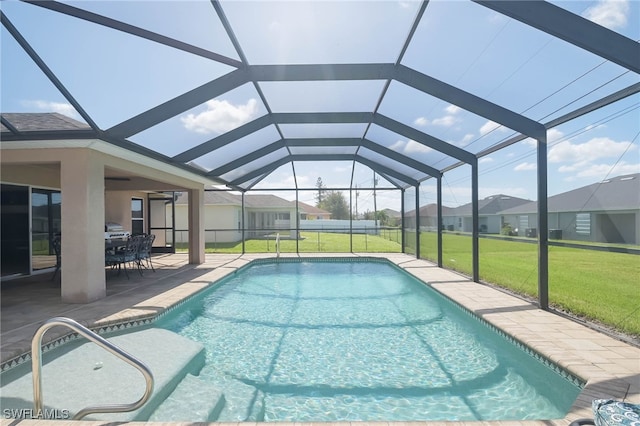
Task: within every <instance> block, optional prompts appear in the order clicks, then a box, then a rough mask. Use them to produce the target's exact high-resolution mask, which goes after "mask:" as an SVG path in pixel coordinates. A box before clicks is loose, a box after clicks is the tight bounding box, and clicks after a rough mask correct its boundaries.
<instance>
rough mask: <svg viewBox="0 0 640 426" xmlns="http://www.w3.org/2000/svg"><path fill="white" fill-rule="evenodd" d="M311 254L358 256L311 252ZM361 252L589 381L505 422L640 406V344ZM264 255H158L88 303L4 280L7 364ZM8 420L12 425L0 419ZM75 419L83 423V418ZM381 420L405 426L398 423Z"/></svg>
mask: <svg viewBox="0 0 640 426" xmlns="http://www.w3.org/2000/svg"><path fill="white" fill-rule="evenodd" d="M282 256H283V257H284V256H297V255H295V254H283V255H282ZM310 256H316V257H327V256H358V255H351V254H338V255H330V254H326V253H321V254H315V255H305V257H310ZM361 256H376V257H384V258H387V259H389V260H390V261H392V262H393V263H395V264H396V265H398V266H399V267H401V268H403V269H405V270H406V271H407V272H409V273H411V274H413V275H415V276H416V277H418V278H419V279H421V280H423V281H424V282H427V283H428V284H429V285H430V286H431V287H433V288H434V289H436V290H437V291H439V292H441V293H443V294H444V295H446V296H448V297H449V298H451V299H453V300H455V301H456V302H458V303H459V304H461V305H463V306H465V307H466V308H467V309H469V310H471V311H473V312H475V313H476V314H477V315H478V316H480V317H482V318H484V319H485V320H487V321H488V322H490V323H492V324H494V325H495V326H497V327H499V328H501V329H502V330H504V331H505V332H507V333H508V334H510V335H511V336H513V337H515V338H516V339H518V340H520V341H521V342H523V343H525V344H527V345H528V346H529V347H531V348H532V349H534V350H535V351H537V352H538V353H540V354H542V355H544V356H545V357H547V358H549V359H551V360H552V361H554V362H556V363H557V364H558V365H560V366H562V367H564V368H565V369H567V370H568V371H570V372H571V373H573V374H574V375H576V376H578V377H580V378H581V379H583V380H584V381H585V382H586V383H587V385H586V386H585V388H584V390H583V391H582V393H581V394H580V396H579V397H578V400H577V401H576V403H575V404H574V406H573V407H572V409H571V411H570V412H569V414H568V415H567V417H566V418H565V419H560V420H556V421H552V422H549V421H545V422H531V421H527V422H499V424H500V425H505V424H514V425H515V424H531V425H533V424H537V425H543V424H544V425H549V424H557V425H567V424H568V423H569V422H571V421H573V420H576V419H579V418H585V417H592V412H591V401H592V400H593V399H599V398H612V399H617V400H623V401H627V402H632V403H635V404H640V348H638V347H635V346H632V345H629V344H627V343H624V342H621V341H619V340H616V339H614V338H611V337H609V336H607V335H604V334H602V333H599V332H597V331H595V330H593V329H591V328H588V327H586V326H585V325H583V324H579V323H577V322H575V321H572V320H569V319H567V318H564V317H562V316H559V315H556V314H553V313H549V312H545V311H542V310H540V309H538V308H537V307H536V306H535V305H532V304H530V303H529V302H527V301H524V300H522V299H519V298H517V297H514V296H512V295H509V294H507V293H504V292H502V291H499V290H496V289H495V288H493V287H490V286H486V285H482V284H477V283H474V282H472V281H470V280H469V279H468V278H466V277H463V276H460V275H458V274H456V273H454V272H452V271H448V270H445V269H441V268H438V267H437V266H436V265H434V264H433V263H431V262H428V261H425V260H417V259H415V258H414V257H411V256H408V255H404V254H363V255H361ZM264 257H272V256H271V255H268V254H265V255H261V254H256V255H242V256H241V255H217V254H215V255H213V254H209V255H207V259H206V262H205V263H204V264H202V265H189V264H188V263H187V255H186V254H171V255H168V254H167V255H159V256H154V258H153V262H154V265H155V266H156V272H155V273H154V272H151V271H145V273H144V275H143V276H139V275H138V274H137V273H134V274H131V279H129V280H127V278H126V277H125V276H124V274H121V275H120V276H117V275H115V273H114V272H113V271H107V274H108V275H107V297H106V298H104V299H101V300H99V301H96V302H93V303H89V304H69V303H62V302H61V301H60V284H59V280H56V281H51V280H50V278H51V274H44V275H39V276H34V277H29V278H26V279H22V280H15V281H9V282H4V283H2V293H1V299H2V311H1V320H2V323H1V341H2V363H5V362H6V361H8V360H10V359H13V358H15V357H16V356H19V355H21V354H23V353H26V352H28V350H29V348H30V341H31V337H32V336H33V333H34V331H35V330H36V329H37V328H38V326H39V325H40V324H41V323H42V322H43V321H45V320H47V319H49V318H51V317H55V316H66V317H70V318H73V319H75V320H76V321H78V322H80V323H81V324H84V325H86V326H96V325H108V324H115V323H120V322H125V321H131V320H136V319H143V318H150V317H153V316H154V315H156V314H157V313H158V312H161V311H162V310H164V309H166V308H168V307H170V306H172V305H174V304H176V303H177V302H179V301H180V300H182V299H184V298H186V297H188V296H190V295H191V294H193V293H195V292H198V291H199V290H201V289H202V288H204V287H206V286H208V285H209V283H211V282H212V281H215V280H217V279H219V278H221V277H223V276H225V275H227V274H229V273H232V272H234V271H235V270H237V269H238V268H239V267H241V266H244V265H246V264H247V263H249V262H250V261H251V260H253V259H257V258H264ZM65 333H66V330H63V329H60V330H59V329H58V327H54V328H52V329H51V330H50V331H49V332H47V334H46V335H45V341H48V340H52V339H55V338H58V337H60V336H61V335H63V334H65ZM31 422H35V421H33V420H23V421H20V422H19V423H20V424H22V425H28V424H30V423H31ZM82 423H86V424H95V423H93V422H82ZM418 423H420V424H425V422H418ZM418 423H415V424H418ZM468 423H469V422H465V424H468ZM472 423H473V422H472ZM2 424H9V423H8V421H7V420H2ZM10 424H12V425H14V424H16V421H15V420H13V421H11V422H10ZM34 424H42V423H41V422H39V423H34ZM56 424H60V423H59V422H58V423H56ZM73 424H74V425H78V426H79V423H78V422H73ZM216 424H217V425H222V424H221V423H216ZM342 424H343V425H347V424H348V423H342ZM367 424H368V425H369V424H372V423H367ZM376 424H380V425H385V426H394V425H397V426H399V425H400V423H393V422H389V423H387V422H382V423H376ZM440 424H442V423H440ZM448 424H451V423H448ZM477 424H480V423H479V422H478V423H477ZM484 424H486V422H484ZM496 424H498V423H496ZM298 425H301V424H298ZM281 426H282V425H281Z"/></svg>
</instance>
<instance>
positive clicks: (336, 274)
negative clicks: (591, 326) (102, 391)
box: [159, 261, 580, 422]
mask: <svg viewBox="0 0 640 426" xmlns="http://www.w3.org/2000/svg"><path fill="white" fill-rule="evenodd" d="M159 326H162V327H164V328H168V329H171V330H173V331H176V332H178V333H179V334H181V335H183V336H186V337H188V338H190V339H194V340H197V341H199V342H201V343H202V344H204V345H205V347H206V351H207V363H206V365H205V367H204V368H203V369H202V371H201V372H200V376H199V377H200V378H201V379H204V380H207V381H210V382H211V383H213V384H216V385H217V386H219V388H220V389H221V390H222V391H223V392H224V394H225V398H226V401H227V409H226V411H225V412H224V413H223V414H222V416H223V418H220V419H218V420H219V421H289V422H291V421H358V420H361V421H375V420H384V421H410V420H524V419H538V420H540V419H556V418H562V417H564V416H565V414H566V413H567V411H568V410H569V408H570V407H571V405H572V403H573V402H574V401H575V399H576V397H577V395H578V393H579V392H580V388H579V386H578V385H577V384H575V381H572V380H571V378H570V377H567V376H566V375H562V374H559V373H558V372H556V371H554V369H552V368H550V367H549V366H548V365H546V364H545V363H544V362H542V361H541V360H540V359H539V358H537V357H534V356H533V355H531V354H530V353H527V352H526V351H525V350H523V349H521V348H520V347H518V346H517V345H515V344H514V343H513V342H512V341H510V340H509V339H508V338H506V337H505V336H503V335H501V334H498V333H496V332H495V331H494V330H493V329H492V328H490V326H488V325H487V324H484V323H482V322H481V321H479V320H477V319H476V318H474V317H473V316H472V315H470V314H469V313H467V312H465V311H464V310H462V309H461V308H459V307H458V306H456V305H455V304H453V303H452V302H450V301H449V300H448V299H446V298H444V297H443V296H441V295H440V294H438V293H437V292H435V291H434V290H432V289H431V288H429V287H428V286H426V285H424V283H421V282H420V281H418V280H417V279H415V278H413V277H412V276H410V275H409V274H406V273H405V272H403V271H401V270H400V269H399V268H397V267H395V266H393V265H391V264H389V263H387V262H317V261H314V262H294V263H280V262H274V263H262V264H257V265H253V266H250V267H248V268H245V269H243V270H241V271H240V272H239V273H237V274H235V275H234V276H233V277H231V278H227V279H225V280H223V282H222V283H221V284H219V285H216V286H215V287H214V289H213V290H212V291H209V292H207V293H205V294H204V295H202V297H199V298H197V299H196V300H194V301H192V302H189V303H188V304H187V305H186V307H185V309H182V310H180V312H176V313H172V314H170V315H168V316H166V317H165V318H163V320H161V321H160V322H159Z"/></svg>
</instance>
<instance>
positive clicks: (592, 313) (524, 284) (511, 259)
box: [420, 233, 640, 336]
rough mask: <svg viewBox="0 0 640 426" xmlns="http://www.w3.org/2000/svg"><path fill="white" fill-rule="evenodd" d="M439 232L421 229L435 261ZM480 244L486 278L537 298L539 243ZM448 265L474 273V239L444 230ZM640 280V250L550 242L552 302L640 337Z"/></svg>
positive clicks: (445, 263) (485, 241)
mask: <svg viewBox="0 0 640 426" xmlns="http://www.w3.org/2000/svg"><path fill="white" fill-rule="evenodd" d="M436 235H437V234H435V233H423V234H421V245H420V248H421V252H422V254H423V255H424V254H425V253H427V256H428V257H429V258H431V259H432V260H435V256H434V257H432V256H430V255H429V254H430V253H429V252H428V248H431V252H433V251H434V250H433V247H435V244H436ZM479 245H480V279H481V280H482V281H486V282H490V283H494V284H497V285H500V286H501V287H505V288H507V289H509V290H513V291H515V292H517V293H520V294H524V295H527V296H531V297H537V295H538V246H537V245H536V244H530V243H525V242H516V241H506V240H494V239H484V238H481V239H480V241H479ZM423 248H424V250H423ZM443 266H445V267H446V268H450V269H454V270H458V271H460V272H463V273H465V274H468V275H470V274H471V272H472V267H471V238H469V237H468V236H462V235H453V234H444V235H443ZM639 282H640V257H639V256H638V255H634V254H626V253H613V252H605V251H595V250H585V249H579V248H569V247H557V246H551V247H549V302H550V304H551V305H552V306H553V307H555V308H557V309H561V310H564V311H569V312H571V313H572V314H574V315H578V316H581V317H584V318H588V319H590V320H594V321H598V322H601V323H602V324H604V325H606V326H609V327H612V328H615V329H617V330H619V331H622V332H624V333H627V334H630V335H634V336H640V306H639V301H640V284H639Z"/></svg>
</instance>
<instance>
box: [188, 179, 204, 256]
mask: <svg viewBox="0 0 640 426" xmlns="http://www.w3.org/2000/svg"><path fill="white" fill-rule="evenodd" d="M204 241H205V237H204V187H202V188H199V189H191V190H189V263H193V264H197V265H199V264H201V263H204V260H205V259H204Z"/></svg>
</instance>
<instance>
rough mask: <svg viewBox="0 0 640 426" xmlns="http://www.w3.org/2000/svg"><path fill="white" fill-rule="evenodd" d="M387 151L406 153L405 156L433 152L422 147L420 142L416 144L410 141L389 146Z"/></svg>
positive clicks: (424, 146) (402, 141)
mask: <svg viewBox="0 0 640 426" xmlns="http://www.w3.org/2000/svg"><path fill="white" fill-rule="evenodd" d="M389 149H391V150H393V151H396V152H401V153H406V154H409V153H420V152H422V153H424V152H429V151H433V149H432V148H429V147H428V146H426V145H423V144H421V143H420V142H416V141H414V140H412V139H410V140H408V141H404V140H399V141H397V142H396V143H394V144H393V145H391V146H390V147H389Z"/></svg>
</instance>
